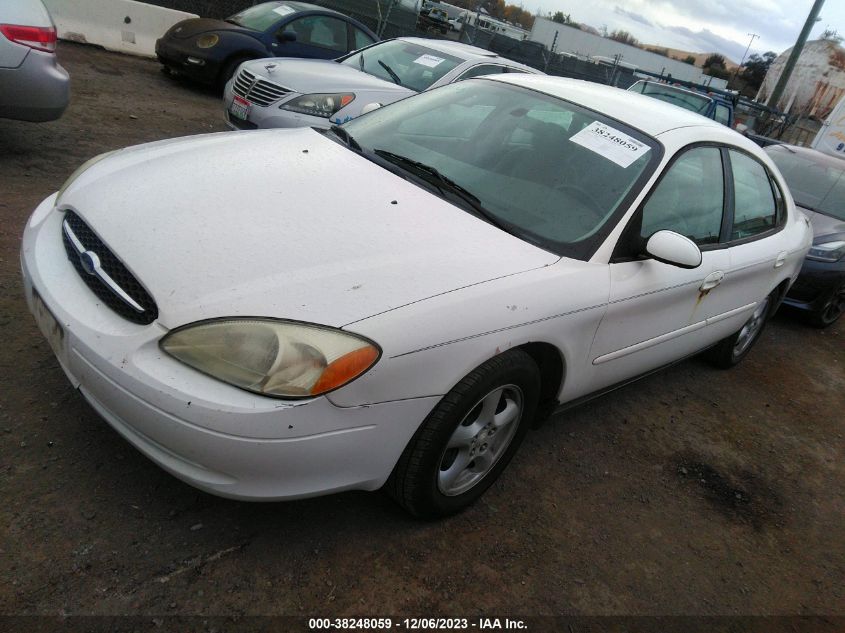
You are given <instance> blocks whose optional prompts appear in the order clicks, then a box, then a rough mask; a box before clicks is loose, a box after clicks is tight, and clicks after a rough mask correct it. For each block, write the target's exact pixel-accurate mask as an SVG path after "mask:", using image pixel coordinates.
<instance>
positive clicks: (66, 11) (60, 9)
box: [44, 0, 198, 57]
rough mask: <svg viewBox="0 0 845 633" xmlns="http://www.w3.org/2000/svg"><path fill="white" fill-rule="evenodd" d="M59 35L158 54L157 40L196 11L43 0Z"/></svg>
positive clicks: (95, 0)
mask: <svg viewBox="0 0 845 633" xmlns="http://www.w3.org/2000/svg"><path fill="white" fill-rule="evenodd" d="M44 4H45V5H47V9H48V10H49V11H50V15H52V16H53V21H54V22H55V23H56V29H57V30H58V33H59V37H60V38H61V39H63V40H71V41H74V42H86V43H89V44H97V45H98V46H102V47H103V48H106V49H108V50H110V51H120V52H121V53H131V54H134V55H143V56H145V57H153V56H155V42H156V40H157V39H158V38H159V37H161V36H162V35H164V32H165V31H167V29H169V28H170V27H171V26H173V25H174V24H175V23H176V22H179V21H181V20H185V19H187V18H195V17H198V16H197V15H195V14H193V13H185V12H184V11H175V10H173V9H165V8H163V7H156V6H153V5H151V4H145V3H143V2H135V0H44Z"/></svg>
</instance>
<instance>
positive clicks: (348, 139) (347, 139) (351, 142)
mask: <svg viewBox="0 0 845 633" xmlns="http://www.w3.org/2000/svg"><path fill="white" fill-rule="evenodd" d="M329 130H331V131H332V132H333V133H334V135H335V136H337V137H338V138H339V139H340V140H342V141H343V142H344V143H346V144H347V145H348V146H349V147H351V148H352V149H354V150H355V151H356V152H360V151H361V146H360V145H359V144H358V141H356V140H355V139H354V138H352V135H351V134H350V133H349V132H347V131H346V130H344V129H343V128H342V127H340V126H339V125H332V126H331V127H330V128H329Z"/></svg>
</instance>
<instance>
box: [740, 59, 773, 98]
mask: <svg viewBox="0 0 845 633" xmlns="http://www.w3.org/2000/svg"><path fill="white" fill-rule="evenodd" d="M776 58H777V54H775V53H773V52H772V51H767V52H765V53H763V56H762V57H761V56H760V55H758V54H757V53H754V54H753V55H752V56H751V57H749V58H748V60H747V61H746V62H745V63H744V64H743V65H742V74H741V75H740V77H742V78H743V79H744V80H745V83H746V85H747V86H748V87H750V88H753V89H754V90H758V89H759V88H760V85H761V84H762V83H763V79H765V77H766V73H767V72H769V66H771V65H772V62H773V61H775V59H776Z"/></svg>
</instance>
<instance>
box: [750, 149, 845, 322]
mask: <svg viewBox="0 0 845 633" xmlns="http://www.w3.org/2000/svg"><path fill="white" fill-rule="evenodd" d="M765 151H766V152H767V153H768V154H769V156H770V157H771V158H772V160H773V161H774V162H775V164H776V165H777V166H778V169H780V172H781V173H782V174H783V177H784V178H785V179H786V183H787V185H789V190H790V191H791V192H792V197H793V198H795V204H796V205H797V206H798V207H799V208H800V209H801V210H802V211H803V212H804V213H805V214H806V215H807V217H808V218H810V222H811V223H812V225H813V246H812V248H810V252H809V253H807V257H806V259H805V260H804V266H803V268H802V269H801V274H800V275H799V277H798V280H797V281H796V282H795V284H793V286H792V288H791V289H790V290H789V293H788V294H787V295H786V299H785V300H784V303H785V304H787V305H790V306H793V307H795V308H799V309H801V310H805V311H806V312H807V315H808V317H809V322H810V323H811V324H812V325H814V326H816V327H827V326H829V325H832V324H833V323H835V322H836V321H837V320H838V319H839V317H841V316H842V314H843V312H845V159H842V158H837V157H835V156H829V155H827V154H823V153H822V152H818V151H816V150H814V149H807V148H805V147H795V146H793V145H771V146H769V147H766V148H765Z"/></svg>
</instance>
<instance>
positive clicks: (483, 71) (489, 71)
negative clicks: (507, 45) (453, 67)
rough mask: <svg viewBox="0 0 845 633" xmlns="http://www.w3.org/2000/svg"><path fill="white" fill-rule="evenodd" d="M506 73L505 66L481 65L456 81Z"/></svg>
mask: <svg viewBox="0 0 845 633" xmlns="http://www.w3.org/2000/svg"><path fill="white" fill-rule="evenodd" d="M504 72H507V70H506V69H505V67H504V66H496V65H495V64H479V65H478V66H473V67H472V68H470V69H469V70H468V71H466V72H465V73H464V74H463V75H461V76H460V77H458V78H457V79H456V80H455V81H463V80H464V79H470V78H472V77H481V76H482V75H498V74H499V73H504Z"/></svg>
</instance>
